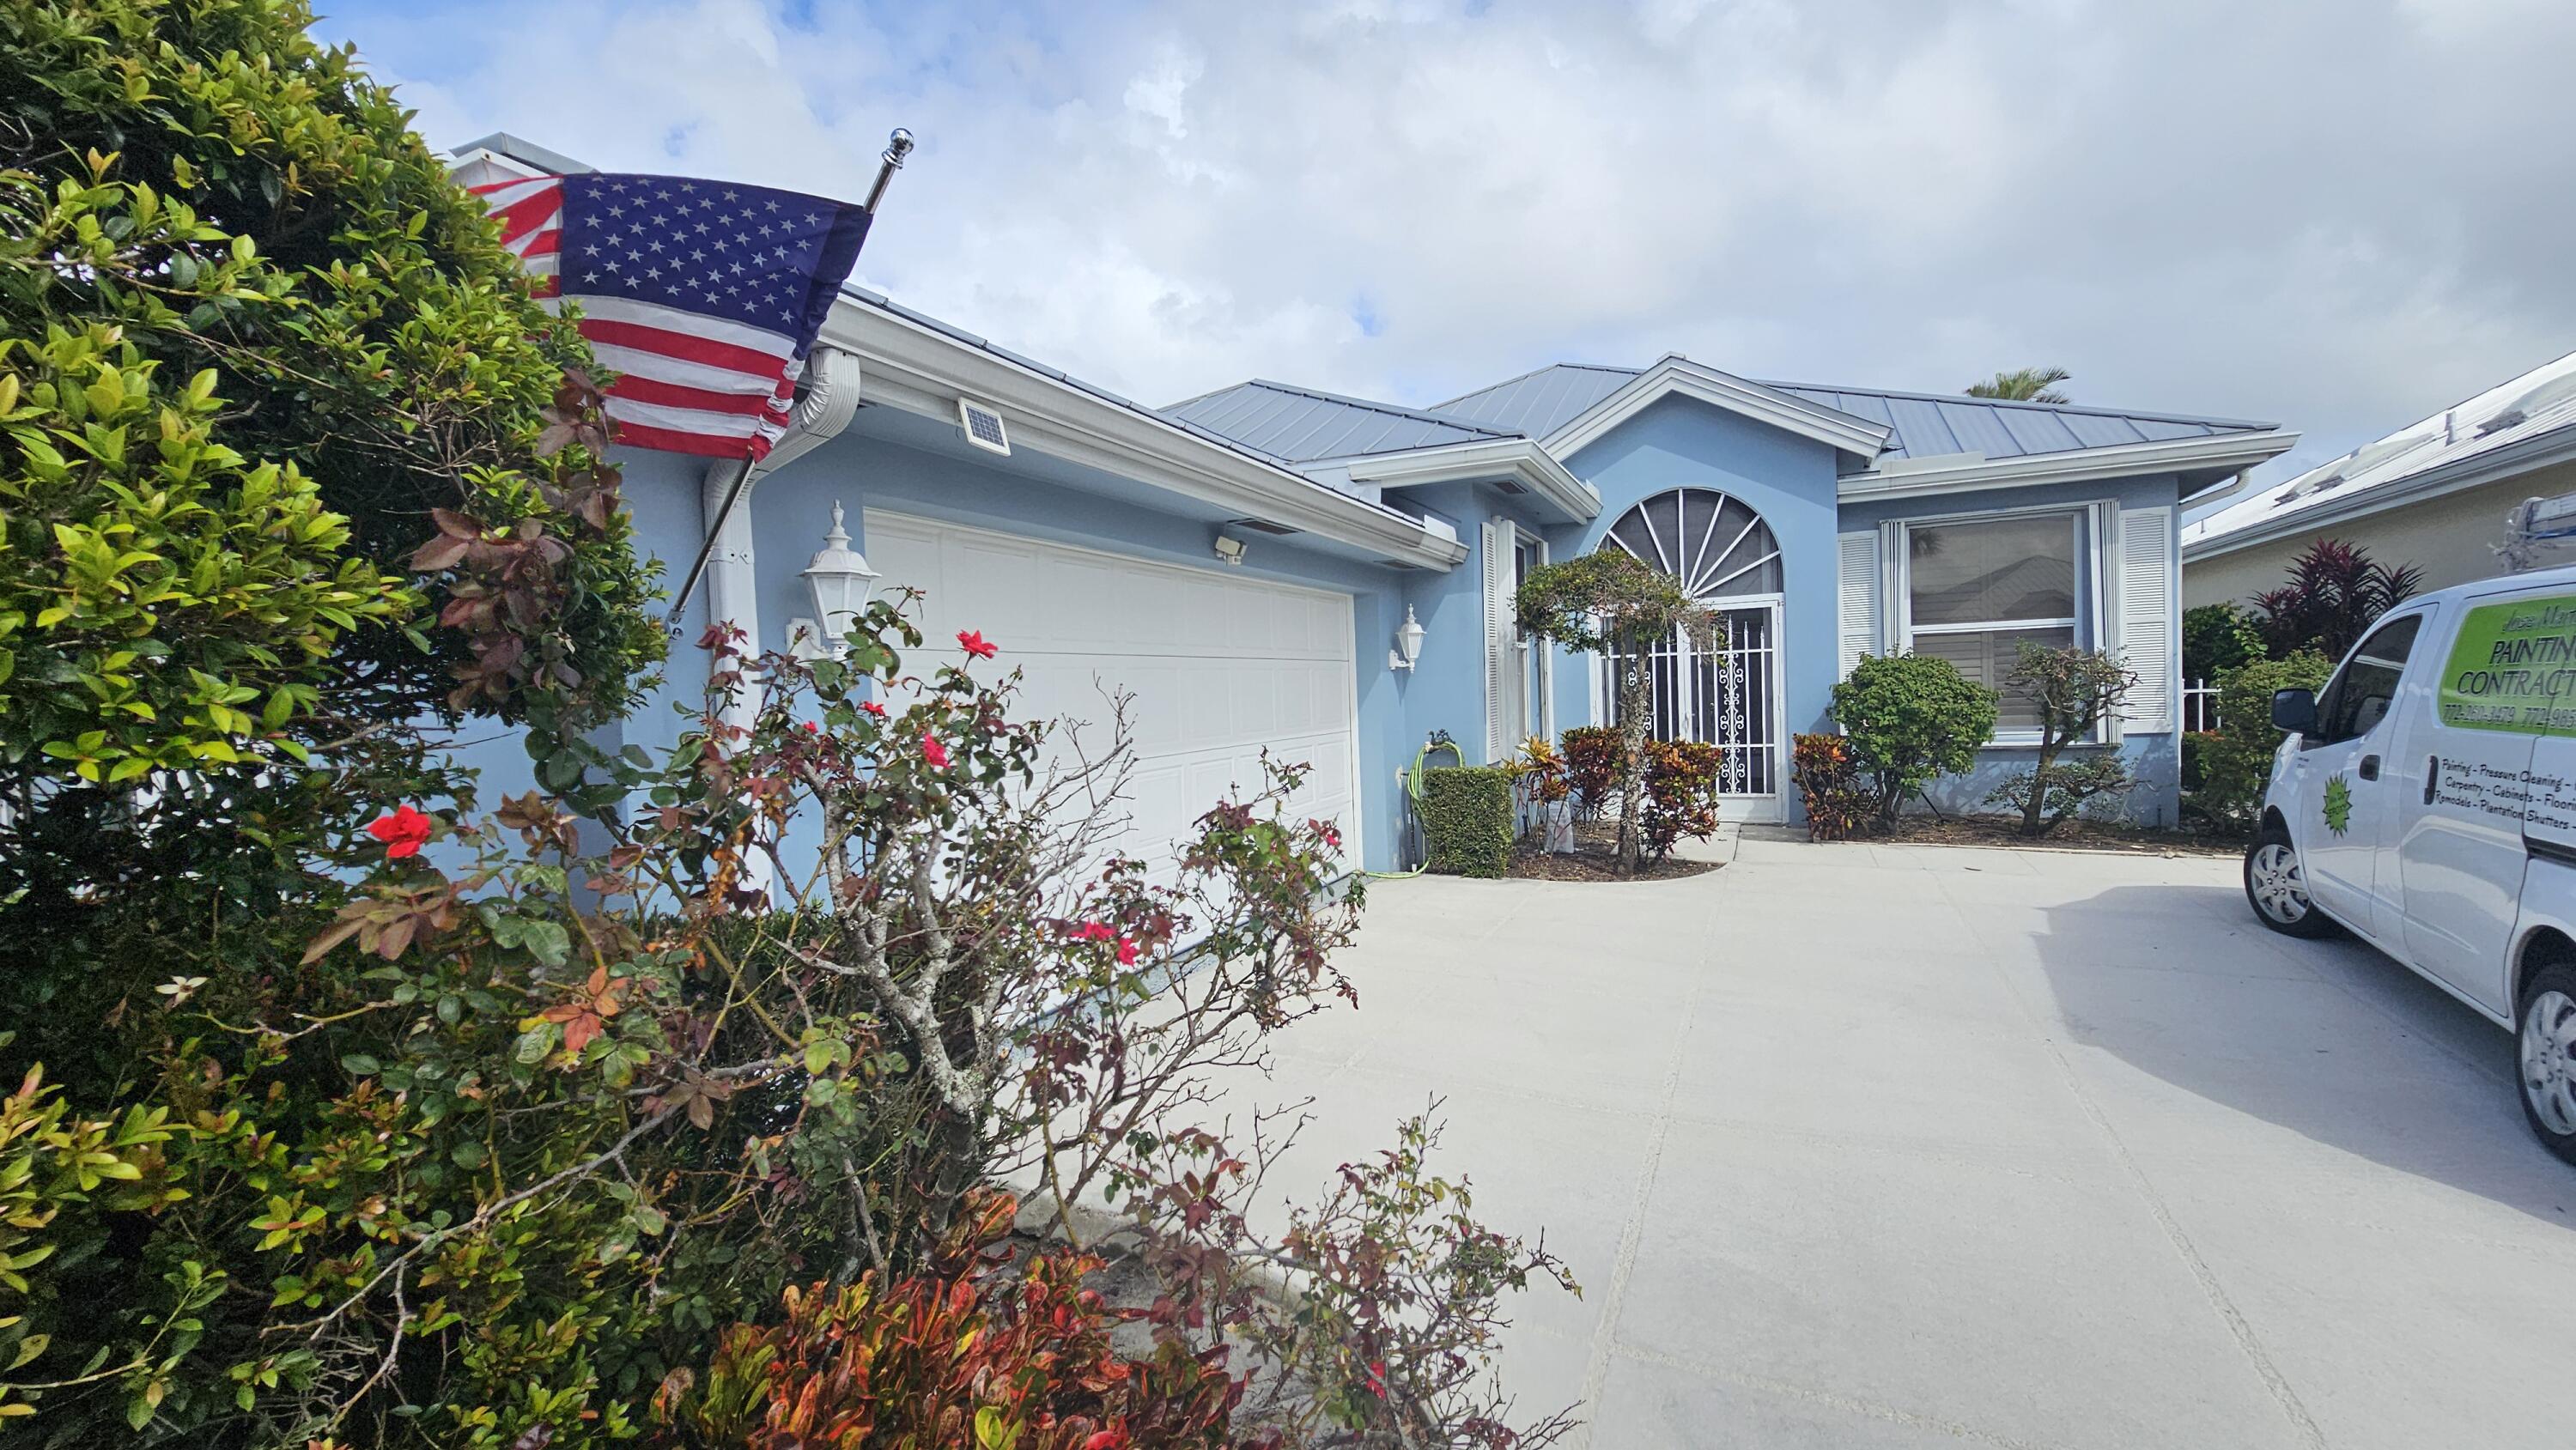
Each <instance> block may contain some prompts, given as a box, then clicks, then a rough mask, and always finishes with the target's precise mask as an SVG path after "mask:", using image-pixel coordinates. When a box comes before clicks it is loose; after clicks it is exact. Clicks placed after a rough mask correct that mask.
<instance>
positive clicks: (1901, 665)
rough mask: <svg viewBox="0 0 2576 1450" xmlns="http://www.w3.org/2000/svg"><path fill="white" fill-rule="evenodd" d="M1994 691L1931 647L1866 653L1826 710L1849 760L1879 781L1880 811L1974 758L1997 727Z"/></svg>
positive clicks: (1884, 818)
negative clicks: (1929, 651) (1847, 745)
mask: <svg viewBox="0 0 2576 1450" xmlns="http://www.w3.org/2000/svg"><path fill="white" fill-rule="evenodd" d="M1995 710H1996V706H1995V692H1994V691H1992V690H1989V689H1987V688H1986V687H1985V686H1983V685H1980V684H1977V683H1975V682H1974V681H1972V680H1970V679H1968V678H1967V677H1966V676H1965V675H1962V674H1960V673H1959V668H1958V666H1956V665H1953V664H1951V663H1950V662H1949V661H1948V660H1945V659H1939V658H1936V657H1935V656H1932V655H1918V654H1903V655H1863V656H1861V658H1860V663H1858V664H1856V665H1854V666H1852V672H1851V674H1850V675H1848V676H1846V677H1845V678H1844V679H1843V680H1842V681H1841V683H1839V684H1837V685H1835V686H1834V698H1833V703H1832V704H1831V705H1829V706H1827V707H1826V711H1825V713H1826V714H1827V715H1828V716H1830V717H1831V718H1832V719H1833V721H1834V723H1835V724H1837V725H1840V726H1842V727H1843V733H1844V734H1845V735H1846V736H1848V737H1850V740H1851V748H1852V753H1853V755H1854V757H1855V760H1854V764H1855V765H1856V766H1857V768H1858V769H1860V770H1862V771H1864V772H1867V773H1868V774H1869V775H1870V776H1872V777H1873V778H1874V779H1875V780H1876V781H1877V783H1878V791H1877V801H1876V807H1875V809H1876V813H1877V816H1878V819H1879V820H1880V821H1881V822H1882V823H1884V822H1891V821H1894V820H1895V819H1896V813H1897V811H1898V810H1899V809H1900V808H1902V807H1903V806H1904V804H1905V799H1906V797H1908V796H1912V795H1920V794H1921V793H1922V792H1923V789H1924V787H1926V786H1928V785H1930V784H1931V783H1932V782H1933V781H1934V780H1935V779H1936V778H1938V777H1940V776H1942V775H1950V774H1957V773H1958V772H1960V771H1964V770H1966V769H1968V768H1969V767H1970V766H1972V765H1975V764H1976V763H1977V751H1978V750H1979V749H1980V748H1982V747H1983V746H1984V745H1985V743H1986V742H1987V741H1989V740H1991V739H1993V738H1994V734H1995Z"/></svg>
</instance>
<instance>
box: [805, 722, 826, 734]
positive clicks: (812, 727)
mask: <svg viewBox="0 0 2576 1450" xmlns="http://www.w3.org/2000/svg"><path fill="white" fill-rule="evenodd" d="M805 733H806V734H808V735H820V734H822V733H823V727H822V726H820V725H817V724H815V723H814V722H813V721H811V720H808V721H806V722H805Z"/></svg>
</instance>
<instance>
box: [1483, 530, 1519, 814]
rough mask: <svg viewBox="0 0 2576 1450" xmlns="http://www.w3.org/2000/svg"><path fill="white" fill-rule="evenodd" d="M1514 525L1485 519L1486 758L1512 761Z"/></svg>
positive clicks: (1497, 762) (1488, 759)
mask: <svg viewBox="0 0 2576 1450" xmlns="http://www.w3.org/2000/svg"><path fill="white" fill-rule="evenodd" d="M1510 544H1511V526H1510V525H1508V524H1501V523H1497V522H1496V521H1494V520H1492V519H1487V520H1485V528H1484V546H1485V547H1484V549H1483V550H1482V552H1483V554H1484V558H1485V759H1486V760H1487V761H1488V762H1489V763H1496V764H1499V763H1500V762H1502V761H1504V760H1508V759H1510V758H1511V749H1510V747H1509V746H1506V745H1504V744H1503V743H1502V738H1503V671H1504V669H1505V668H1506V661H1505V660H1504V654H1505V653H1506V652H1507V651H1508V650H1510V648H1511V640H1512V618H1511V603H1510V590H1511V577H1512V560H1511V548H1510Z"/></svg>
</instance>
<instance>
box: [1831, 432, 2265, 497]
mask: <svg viewBox="0 0 2576 1450" xmlns="http://www.w3.org/2000/svg"><path fill="white" fill-rule="evenodd" d="M2298 442H2299V435H2298V434H2296V433H2287V432H2282V431H2280V430H2278V429H2275V430H2273V431H2272V432H2269V433H2215V434H2211V435H2210V436H2208V437H2206V438H2169V439H2165V440H2162V441H2159V442H2149V443H2122V444H2118V445H2116V446H2113V447H2109V448H2083V449H2073V450H2069V451H2067V452H2063V453H2035V454H2025V455H2023V456H2022V457H2019V458H1996V459H1981V460H1979V461H1977V462H1974V463H1962V464H1960V465H1958V466H1956V467H1952V468H1924V469H1909V470H1904V471H1890V472H1886V473H1880V472H1878V471H1876V470H1871V471H1869V472H1866V473H1846V474H1844V475H1843V476H1842V478H1841V479H1840V480H1839V481H1838V482H1837V484H1836V486H1835V493H1836V494H1837V495H1838V496H1839V497H1842V498H1845V499H1876V498H1914V497H1917V496H1920V495H1923V494H1935V493H1958V492H1961V491H1964V490H1968V489H1979V488H2022V487H2027V486H2029V485H2032V484H2041V483H2082V482H2087V481H2090V480H2093V479H2099V478H2121V477H2125V476H2127V475H2130V474H2142V473H2178V472H2180V471H2182V470H2184V469H2200V468H2250V467H2252V466H2253V465H2255V464H2257V463H2261V462H2263V461H2264V460H2266V459H2269V458H2277V457H2279V456H2280V455H2282V454H2284V453H2287V452H2289V451H2290V450H2291V449H2292V448H2294V447H2297V446H2298Z"/></svg>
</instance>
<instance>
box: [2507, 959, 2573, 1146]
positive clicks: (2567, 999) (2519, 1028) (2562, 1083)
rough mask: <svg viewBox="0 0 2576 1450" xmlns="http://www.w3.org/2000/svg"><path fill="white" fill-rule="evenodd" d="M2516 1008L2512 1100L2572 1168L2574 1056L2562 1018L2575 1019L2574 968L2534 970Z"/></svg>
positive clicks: (2552, 966) (2560, 966)
mask: <svg viewBox="0 0 2576 1450" xmlns="http://www.w3.org/2000/svg"><path fill="white" fill-rule="evenodd" d="M2516 1008H2517V1010H2516V1011H2515V1013H2514V1018H2513V1044H2514V1073H2513V1078H2514V1081H2515V1082H2516V1083H2518V1084H2520V1091H2518V1092H2517V1093H2516V1094H2515V1096H2516V1097H2519V1098H2520V1099H2522V1116H2523V1117H2524V1118H2525V1119H2526V1120H2528V1121H2529V1122H2530V1124H2531V1131H2532V1132H2533V1133H2534V1134H2536V1135H2538V1137H2539V1138H2540V1141H2541V1142H2542V1143H2544V1144H2546V1145H2548V1148H2549V1151H2550V1152H2552V1153H2555V1154H2557V1155H2558V1156H2559V1157H2561V1158H2564V1159H2566V1160H2567V1161H2568V1162H2570V1163H2576V1112H2571V1099H2576V1054H2571V1053H2570V1052H2569V1051H2568V1049H2567V1048H2566V1046H2565V1036H2564V1033H2565V1030H2566V1027H2565V1024H2566V1022H2567V1020H2568V1018H2569V1017H2570V1016H2576V966H2571V965H2569V964H2568V963H2567V962H2565V961H2563V960H2562V961H2553V962H2550V963H2548V964H2546V965H2544V966H2542V967H2540V968H2539V969H2537V970H2535V971H2534V972H2533V973H2532V974H2531V980H2530V981H2528V982H2525V983H2524V984H2523V987H2522V1001H2521V1002H2519V1003H2518V1004H2516ZM2544 1097H2546V1098H2547V1099H2548V1106H2546V1107H2544V1105H2543V1103H2542V1101H2541V1100H2542V1099H2543V1098H2544ZM2553 1117H2554V1118H2556V1119H2558V1120H2559V1121H2557V1122H2552V1121H2551V1119H2552V1118H2553Z"/></svg>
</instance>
